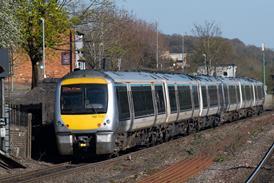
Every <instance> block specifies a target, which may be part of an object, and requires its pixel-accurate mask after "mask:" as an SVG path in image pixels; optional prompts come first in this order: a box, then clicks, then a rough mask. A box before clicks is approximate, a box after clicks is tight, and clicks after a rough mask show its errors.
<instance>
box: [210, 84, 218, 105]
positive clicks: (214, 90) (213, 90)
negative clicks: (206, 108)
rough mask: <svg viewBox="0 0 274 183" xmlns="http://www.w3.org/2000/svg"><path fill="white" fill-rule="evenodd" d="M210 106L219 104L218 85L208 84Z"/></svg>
mask: <svg viewBox="0 0 274 183" xmlns="http://www.w3.org/2000/svg"><path fill="white" fill-rule="evenodd" d="M208 94H209V100H210V106H211V107H212V106H218V97H217V86H208Z"/></svg>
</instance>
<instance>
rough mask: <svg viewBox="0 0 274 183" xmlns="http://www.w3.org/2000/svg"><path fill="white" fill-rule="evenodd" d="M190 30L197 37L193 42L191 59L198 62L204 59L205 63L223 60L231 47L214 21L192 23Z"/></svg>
mask: <svg viewBox="0 0 274 183" xmlns="http://www.w3.org/2000/svg"><path fill="white" fill-rule="evenodd" d="M192 32H193V34H194V36H195V37H197V38H198V39H197V40H195V43H194V53H193V57H192V60H193V61H194V62H195V63H196V64H199V63H201V62H204V61H206V62H207V63H206V64H207V65H209V66H211V65H217V64H221V63H223V62H225V60H226V57H227V56H228V55H229V54H230V53H231V51H232V48H231V45H230V43H229V42H227V41H225V40H224V39H223V38H222V37H221V34H222V31H221V29H220V27H219V26H218V25H217V24H216V23H215V22H214V21H211V22H209V21H205V23H204V25H196V24H194V28H193V29H192Z"/></svg>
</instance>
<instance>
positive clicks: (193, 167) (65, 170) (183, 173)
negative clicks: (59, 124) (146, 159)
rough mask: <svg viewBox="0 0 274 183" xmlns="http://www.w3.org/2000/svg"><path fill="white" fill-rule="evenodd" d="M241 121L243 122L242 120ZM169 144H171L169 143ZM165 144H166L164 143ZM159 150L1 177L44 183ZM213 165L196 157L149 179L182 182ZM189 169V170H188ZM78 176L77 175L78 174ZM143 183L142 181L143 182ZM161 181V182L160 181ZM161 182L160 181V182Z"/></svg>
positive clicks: (4, 182) (7, 182)
mask: <svg viewBox="0 0 274 183" xmlns="http://www.w3.org/2000/svg"><path fill="white" fill-rule="evenodd" d="M240 121H241V120H240ZM180 139H181V138H178V139H174V140H172V143H176V142H177V141H180ZM167 143H169V142H167ZM163 144H165V143H163ZM156 149H157V146H153V147H150V148H144V149H138V150H137V151H131V152H130V153H125V154H122V155H121V156H119V157H116V158H112V159H107V160H103V161H99V162H93V163H81V164H71V163H70V162H67V163H62V164H58V165H54V166H50V167H47V168H43V169H39V170H34V171H30V172H26V173H21V174H15V175H9V176H5V177H0V182H1V183H11V182H21V183H26V182H42V181H46V180H49V179H50V178H55V177H62V176H65V175H69V174H72V173H73V174H75V173H78V172H86V171H87V170H89V171H90V170H92V169H94V170H95V169H97V168H100V169H101V168H103V169H104V170H106V169H108V168H111V167H112V166H113V165H115V163H117V162H119V161H125V160H127V161H128V160H130V159H131V156H132V157H134V156H135V155H138V156H143V155H145V154H147V153H154V152H155V150H156ZM211 163H212V157H208V156H207V157H206V156H200V157H194V158H193V159H190V160H183V161H180V162H179V163H176V164H175V165H174V166H173V165H172V166H170V168H167V169H164V170H163V171H161V172H160V174H157V175H156V176H154V175H152V176H153V177H154V178H153V177H152V178H151V177H148V178H149V180H151V181H152V182H155V181H154V180H157V179H156V178H157V177H161V178H162V180H163V181H165V180H168V181H169V180H171V178H172V180H174V182H181V180H186V179H187V178H188V177H191V176H192V175H195V174H196V173H198V172H199V171H200V170H203V169H205V168H207V167H208V166H210V165H211ZM187 167H188V168H187ZM76 175H77V174H76ZM141 181H142V180H141ZM160 181H161V180H160ZM156 182H157V181H156ZM158 182H159V181H158Z"/></svg>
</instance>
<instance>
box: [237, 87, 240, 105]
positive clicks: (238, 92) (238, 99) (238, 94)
mask: <svg viewBox="0 0 274 183" xmlns="http://www.w3.org/2000/svg"><path fill="white" fill-rule="evenodd" d="M236 95H237V102H238V103H239V102H240V89H239V85H237V86H236Z"/></svg>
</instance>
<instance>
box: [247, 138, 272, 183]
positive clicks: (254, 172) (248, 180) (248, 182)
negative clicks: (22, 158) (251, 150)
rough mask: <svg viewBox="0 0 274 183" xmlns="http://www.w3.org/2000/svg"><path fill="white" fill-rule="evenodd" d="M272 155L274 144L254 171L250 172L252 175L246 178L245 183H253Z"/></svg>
mask: <svg viewBox="0 0 274 183" xmlns="http://www.w3.org/2000/svg"><path fill="white" fill-rule="evenodd" d="M273 153H274V143H273V144H272V145H271V146H270V148H269V149H268V151H267V152H266V153H265V155H264V157H263V158H262V160H261V161H260V163H259V164H258V165H257V167H256V169H255V170H254V171H253V172H252V174H251V175H250V176H249V177H248V178H247V180H246V183H251V182H254V181H255V179H256V177H257V176H258V175H259V173H260V172H261V171H262V168H263V167H264V165H265V164H266V163H267V161H268V160H269V159H270V158H271V156H272V155H273Z"/></svg>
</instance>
